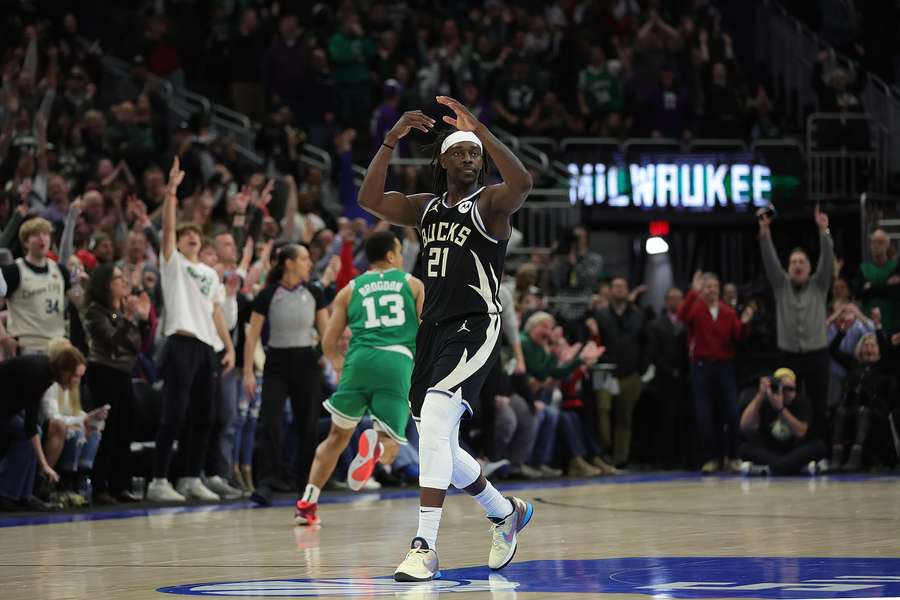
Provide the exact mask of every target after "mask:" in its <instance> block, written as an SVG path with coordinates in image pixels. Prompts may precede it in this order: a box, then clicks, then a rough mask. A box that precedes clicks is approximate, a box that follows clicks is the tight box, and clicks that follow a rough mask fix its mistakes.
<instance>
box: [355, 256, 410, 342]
mask: <svg viewBox="0 0 900 600" xmlns="http://www.w3.org/2000/svg"><path fill="white" fill-rule="evenodd" d="M409 277H410V276H409V275H407V274H406V273H404V272H403V271H401V270H399V269H388V270H387V271H367V272H366V273H363V274H362V275H360V276H359V277H357V278H356V279H354V280H353V281H352V282H350V285H352V286H353V293H352V294H351V295H350V302H349V303H348V305H347V323H348V324H349V325H350V331H351V332H352V333H353V337H352V338H350V350H351V351H352V350H353V349H354V348H358V347H367V348H385V349H387V350H394V351H397V352H401V353H402V354H407V355H408V356H409V357H410V358H413V356H414V355H415V352H416V333H417V332H418V330H419V317H418V314H417V313H416V299H415V297H414V296H413V291H412V288H410V287H409V283H408V282H407V279H408V278H409ZM403 349H405V350H403Z"/></svg>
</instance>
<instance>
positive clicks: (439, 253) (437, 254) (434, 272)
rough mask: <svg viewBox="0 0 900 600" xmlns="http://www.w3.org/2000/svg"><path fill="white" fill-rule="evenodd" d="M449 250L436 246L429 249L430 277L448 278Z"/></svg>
mask: <svg viewBox="0 0 900 600" xmlns="http://www.w3.org/2000/svg"><path fill="white" fill-rule="evenodd" d="M449 250H450V248H437V247H435V246H432V247H431V248H429V249H428V276H429V277H446V276H447V254H448V252H449Z"/></svg>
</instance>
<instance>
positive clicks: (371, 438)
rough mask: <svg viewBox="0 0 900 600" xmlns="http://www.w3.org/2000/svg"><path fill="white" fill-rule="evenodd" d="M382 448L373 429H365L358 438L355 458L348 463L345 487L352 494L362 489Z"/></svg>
mask: <svg viewBox="0 0 900 600" xmlns="http://www.w3.org/2000/svg"><path fill="white" fill-rule="evenodd" d="M383 452H384V447H383V446H382V445H381V442H379V441H378V433H377V432H376V431H375V430H374V429H366V430H365V431H363V433H362V435H361V436H359V450H358V451H357V453H356V458H354V459H353V462H352V463H350V470H349V471H347V485H349V486H350V489H351V490H353V491H354V492H358V491H359V490H360V489H362V486H364V485H365V484H366V482H367V481H368V480H369V478H370V477H371V476H372V472H373V471H374V470H375V463H377V462H378V459H379V458H381V454H382V453H383Z"/></svg>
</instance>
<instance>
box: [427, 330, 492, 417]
mask: <svg viewBox="0 0 900 600" xmlns="http://www.w3.org/2000/svg"><path fill="white" fill-rule="evenodd" d="M499 356H500V315H499V314H496V315H488V314H480V315H472V316H469V317H464V318H461V319H458V320H455V321H447V322H443V323H440V324H434V323H425V322H423V323H422V324H421V325H419V332H418V334H417V335H416V362H415V366H414V367H413V373H412V383H411V385H410V389H409V406H410V410H411V412H412V415H413V419H414V420H416V421H418V420H419V417H420V412H421V410H422V403H423V402H424V401H425V395H426V394H427V393H428V392H432V391H433V392H437V393H440V394H445V395H446V396H447V397H448V398H450V397H452V396H453V394H454V393H455V392H456V391H457V390H460V391H461V393H462V398H463V402H464V403H465V404H466V407H467V409H468V412H469V414H471V413H472V407H471V406H470V405H469V402H468V401H469V400H471V399H476V398H478V395H479V394H480V393H481V386H482V384H484V380H485V378H486V377H487V375H488V374H489V373H490V371H491V368H492V367H493V366H494V362H495V361H497V360H499Z"/></svg>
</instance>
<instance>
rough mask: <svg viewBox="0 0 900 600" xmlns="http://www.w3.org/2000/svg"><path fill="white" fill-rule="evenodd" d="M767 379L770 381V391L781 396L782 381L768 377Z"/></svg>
mask: <svg viewBox="0 0 900 600" xmlns="http://www.w3.org/2000/svg"><path fill="white" fill-rule="evenodd" d="M766 379H768V380H769V390H770V391H771V392H772V393H773V394H780V393H781V380H780V379H778V378H777V377H766Z"/></svg>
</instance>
